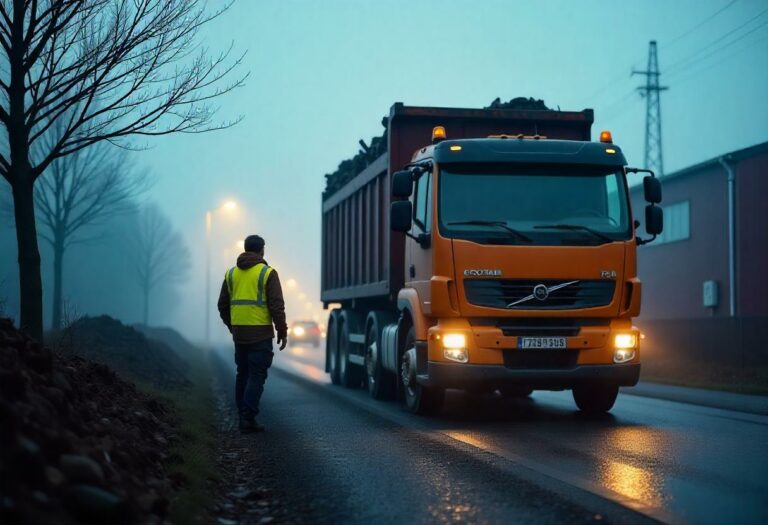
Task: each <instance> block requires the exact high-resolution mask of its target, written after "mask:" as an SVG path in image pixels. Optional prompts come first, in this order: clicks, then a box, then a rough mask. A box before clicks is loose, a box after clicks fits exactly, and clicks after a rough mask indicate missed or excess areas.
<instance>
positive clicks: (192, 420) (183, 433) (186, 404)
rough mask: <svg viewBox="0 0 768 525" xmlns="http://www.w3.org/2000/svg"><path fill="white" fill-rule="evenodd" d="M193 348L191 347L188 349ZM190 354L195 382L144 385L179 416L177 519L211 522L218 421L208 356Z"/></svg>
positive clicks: (174, 449)
mask: <svg viewBox="0 0 768 525" xmlns="http://www.w3.org/2000/svg"><path fill="white" fill-rule="evenodd" d="M188 351H189V350H188ZM195 351H196V352H197V353H196V354H195V355H189V356H187V355H185V358H186V357H188V360H187V362H188V363H189V370H188V372H187V375H188V378H189V380H190V381H191V382H192V385H191V386H188V387H182V388H177V389H170V390H161V389H158V388H156V387H151V386H146V385H143V386H142V387H141V388H142V389H143V390H145V391H146V392H147V393H149V394H150V395H152V396H155V397H158V398H160V399H161V400H163V401H165V402H166V403H167V404H168V405H169V406H171V407H172V408H173V410H174V412H175V415H176V417H177V425H178V427H177V428H178V439H177V440H176V442H175V443H173V444H172V446H171V457H172V461H171V464H170V467H169V468H170V472H171V475H172V476H173V477H174V478H179V479H181V480H182V486H181V488H180V490H179V491H178V492H177V493H176V496H175V497H174V499H173V500H172V501H171V505H170V519H171V521H172V522H173V523H204V522H207V519H206V516H207V509H209V508H210V505H211V500H210V489H209V480H211V479H213V478H214V477H215V473H216V457H215V454H216V423H215V419H214V409H215V404H214V397H213V391H212V390H211V375H210V372H209V366H208V360H209V359H208V356H207V354H206V352H205V351H204V350H201V349H195Z"/></svg>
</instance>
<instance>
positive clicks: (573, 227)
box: [534, 224, 614, 242]
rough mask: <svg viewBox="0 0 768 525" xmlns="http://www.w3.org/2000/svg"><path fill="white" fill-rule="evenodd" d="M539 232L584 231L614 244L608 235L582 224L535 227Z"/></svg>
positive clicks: (539, 225)
mask: <svg viewBox="0 0 768 525" xmlns="http://www.w3.org/2000/svg"><path fill="white" fill-rule="evenodd" d="M534 228H535V229H537V230H570V231H583V232H587V233H591V234H592V235H593V236H595V237H597V238H598V239H600V240H602V241H605V242H613V241H614V239H611V238H610V237H608V236H607V235H604V234H602V233H600V232H599V231H597V230H593V229H592V228H590V227H589V226H583V225H581V224H538V225H536V226H534Z"/></svg>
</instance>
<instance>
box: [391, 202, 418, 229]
mask: <svg viewBox="0 0 768 525" xmlns="http://www.w3.org/2000/svg"><path fill="white" fill-rule="evenodd" d="M412 223H413V206H412V205H411V203H410V201H396V202H393V203H392V204H391V205H390V207H389V227H390V228H391V229H392V230H393V231H396V232H407V231H409V230H410V229H411V224H412Z"/></svg>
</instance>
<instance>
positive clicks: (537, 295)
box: [507, 281, 579, 308]
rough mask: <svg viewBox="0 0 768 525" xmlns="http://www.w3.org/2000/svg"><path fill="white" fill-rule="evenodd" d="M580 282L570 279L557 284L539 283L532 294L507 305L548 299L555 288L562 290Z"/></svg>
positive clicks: (509, 306)
mask: <svg viewBox="0 0 768 525" xmlns="http://www.w3.org/2000/svg"><path fill="white" fill-rule="evenodd" d="M578 282H579V281H568V282H567V283H561V284H555V285H553V286H547V285H546V284H537V285H536V286H534V287H533V293H532V294H531V295H526V296H525V297H523V298H522V299H518V300H517V301H513V302H511V303H509V304H508V305H507V308H512V307H513V306H516V305H518V304H520V303H524V302H527V301H530V300H531V299H536V300H538V301H546V300H547V299H548V298H549V294H551V293H552V292H554V291H555V290H560V289H561V288H565V287H566V286H570V285H572V284H576V283H578Z"/></svg>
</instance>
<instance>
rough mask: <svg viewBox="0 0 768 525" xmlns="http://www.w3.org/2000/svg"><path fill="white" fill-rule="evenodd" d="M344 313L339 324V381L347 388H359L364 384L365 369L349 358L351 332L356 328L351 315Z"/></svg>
mask: <svg viewBox="0 0 768 525" xmlns="http://www.w3.org/2000/svg"><path fill="white" fill-rule="evenodd" d="M346 313H347V312H344V313H342V316H341V319H340V321H341V322H340V324H339V330H338V334H339V383H340V384H341V385H343V386H345V387H347V388H359V387H360V386H362V384H363V369H362V368H361V367H359V366H357V365H355V364H353V363H352V362H350V360H349V354H350V351H351V348H350V346H351V343H350V342H349V333H350V331H352V330H354V329H355V327H354V326H350V325H351V324H352V323H353V322H354V321H353V320H352V319H351V317H352V316H351V315H344V314H346Z"/></svg>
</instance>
